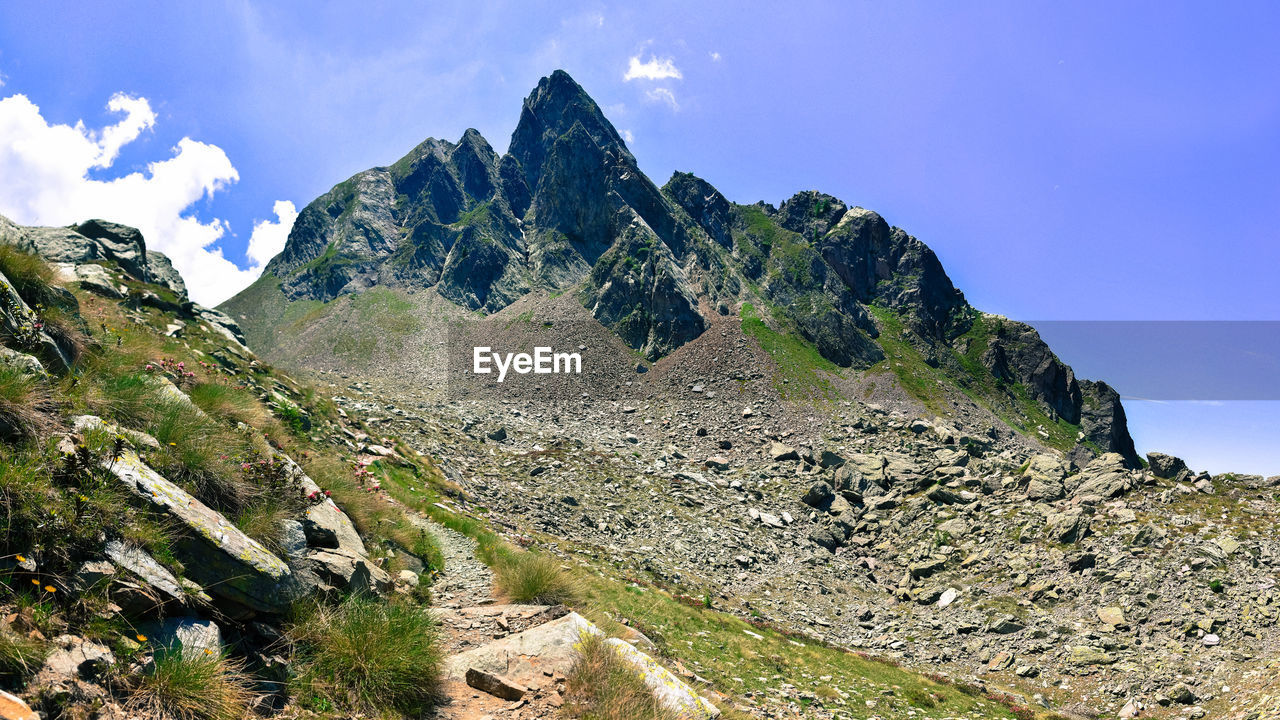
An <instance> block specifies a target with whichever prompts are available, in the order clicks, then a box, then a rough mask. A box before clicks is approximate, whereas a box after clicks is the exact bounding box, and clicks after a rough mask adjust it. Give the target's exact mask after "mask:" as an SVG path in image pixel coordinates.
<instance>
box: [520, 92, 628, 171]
mask: <svg viewBox="0 0 1280 720" xmlns="http://www.w3.org/2000/svg"><path fill="white" fill-rule="evenodd" d="M574 125H581V126H582V129H583V131H585V132H586V134H587V136H588V137H590V138H591V142H592V143H593V144H595V146H596V147H598V148H600V149H601V150H602V151H605V152H612V153H616V154H618V155H619V156H622V157H625V158H626V159H627V160H629V161H630V162H631V164H635V158H634V157H632V155H631V152H630V151H629V150H627V145H626V143H624V142H623V141H622V136H621V135H619V134H618V131H617V130H616V129H614V127H613V124H612V123H610V122H609V120H608V119H607V118H606V117H605V116H604V113H603V112H601V110H600V106H599V105H597V104H596V101H595V100H592V99H591V96H590V95H588V94H587V93H586V91H585V90H583V89H582V86H581V85H579V84H578V83H577V82H575V81H574V79H573V78H572V77H570V76H569V73H567V72H565V71H563V70H556V71H555V72H553V73H551V75H549V76H547V77H544V78H542V79H541V80H539V81H538V86H537V87H536V88H534V89H533V92H531V93H529V97H527V98H525V100H524V104H523V106H522V107H521V109H520V122H519V123H518V124H517V125H516V129H515V132H513V133H512V134H511V146H510V149H509V153H510V155H511V156H512V157H513V158H514V159H515V160H516V161H517V162H519V163H520V166H521V167H522V168H523V169H524V172H525V180H526V182H527V184H528V186H529V187H530V188H536V187H537V186H538V180H539V178H541V177H542V165H543V163H544V162H545V160H546V157H547V155H548V154H549V153H550V151H551V148H552V146H554V145H555V142H556V140H557V139H558V138H560V137H561V136H562V135H564V134H566V133H568V132H569V131H570V130H571V129H572V128H573V126H574Z"/></svg>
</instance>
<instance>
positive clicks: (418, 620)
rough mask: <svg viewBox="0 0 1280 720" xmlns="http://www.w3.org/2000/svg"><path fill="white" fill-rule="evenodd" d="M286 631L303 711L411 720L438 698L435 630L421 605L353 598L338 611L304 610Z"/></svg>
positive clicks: (314, 607)
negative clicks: (390, 715)
mask: <svg viewBox="0 0 1280 720" xmlns="http://www.w3.org/2000/svg"><path fill="white" fill-rule="evenodd" d="M287 632H288V636H289V638H290V639H291V640H292V641H293V642H294V643H295V645H296V647H297V652H298V655H297V657H296V658H295V660H296V662H297V667H296V675H295V677H294V681H293V684H294V693H295V695H296V697H297V698H298V699H299V700H300V701H301V702H302V703H303V704H304V705H307V704H309V705H311V706H312V707H313V708H325V707H341V708H345V709H346V710H348V711H351V712H357V713H375V714H381V713H390V712H396V713H401V714H403V715H406V716H411V717H416V716H419V715H421V714H422V713H424V712H426V711H428V710H430V709H431V708H432V707H434V706H435V704H436V703H437V702H438V701H439V699H440V694H439V689H438V683H439V678H440V670H441V651H440V647H439V645H438V642H437V635H436V632H437V631H436V625H435V622H434V621H433V620H432V619H431V617H430V615H429V614H428V613H427V612H426V611H425V610H423V609H421V608H419V607H416V606H413V605H409V604H387V603H383V602H381V601H378V600H375V599H371V598H367V597H361V596H353V597H350V598H348V599H347V600H346V601H345V602H343V603H342V604H341V605H339V606H337V607H327V606H323V605H312V606H308V607H307V608H305V609H304V610H302V611H301V612H300V613H299V614H298V616H297V618H296V620H295V621H294V623H293V624H292V625H291V626H290V627H289V628H288V631H287Z"/></svg>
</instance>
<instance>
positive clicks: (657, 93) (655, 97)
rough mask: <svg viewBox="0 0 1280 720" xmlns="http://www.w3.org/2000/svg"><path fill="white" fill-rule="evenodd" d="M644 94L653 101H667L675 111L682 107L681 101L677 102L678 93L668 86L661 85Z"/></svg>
mask: <svg viewBox="0 0 1280 720" xmlns="http://www.w3.org/2000/svg"><path fill="white" fill-rule="evenodd" d="M644 96H645V97H646V98H648V99H649V100H651V101H653V102H663V103H666V104H667V105H669V106H670V107H671V110H672V111H673V112H674V111H676V110H679V109H680V103H678V102H676V94H675V93H673V92H671V90H669V89H668V88H664V87H660V88H654V89H652V90H647V91H645V94H644Z"/></svg>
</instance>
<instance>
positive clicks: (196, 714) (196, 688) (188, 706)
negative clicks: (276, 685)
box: [126, 650, 257, 720]
mask: <svg viewBox="0 0 1280 720" xmlns="http://www.w3.org/2000/svg"><path fill="white" fill-rule="evenodd" d="M256 699H257V695H256V694H255V693H254V692H253V690H252V684H251V680H250V678H249V677H248V675H246V674H245V672H244V669H243V666H242V665H241V664H240V663H238V662H235V661H232V660H229V659H227V658H225V657H223V656H221V655H217V654H213V655H193V654H191V653H184V652H182V651H181V650H173V651H170V650H161V651H159V652H157V653H156V654H155V657H154V659H153V660H152V662H151V666H150V667H149V668H148V669H147V670H146V671H145V672H143V673H142V674H141V675H139V676H138V677H137V679H136V680H135V681H134V683H133V687H132V688H131V693H130V696H129V700H128V702H127V704H126V706H127V708H128V709H129V710H130V711H131V712H142V713H154V714H156V715H159V716H162V717H171V718H176V719H177V720H238V719H239V718H243V717H245V716H246V715H248V714H249V706H250V705H251V704H253V702H254V701H255V700H256Z"/></svg>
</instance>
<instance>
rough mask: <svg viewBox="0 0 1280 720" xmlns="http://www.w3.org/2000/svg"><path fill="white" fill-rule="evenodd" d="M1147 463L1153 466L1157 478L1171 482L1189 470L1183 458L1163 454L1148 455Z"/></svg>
mask: <svg viewBox="0 0 1280 720" xmlns="http://www.w3.org/2000/svg"><path fill="white" fill-rule="evenodd" d="M1147 463H1148V464H1149V465H1150V466H1151V472H1152V473H1154V474H1155V476H1156V477H1161V478H1167V479H1170V480H1172V479H1174V478H1176V477H1178V475H1179V474H1180V473H1181V472H1183V471H1184V470H1187V464H1186V463H1185V462H1183V461H1182V458H1178V457H1174V456H1172V455H1165V454H1164V453H1161V452H1149V453H1147ZM1188 472H1189V471H1188Z"/></svg>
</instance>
